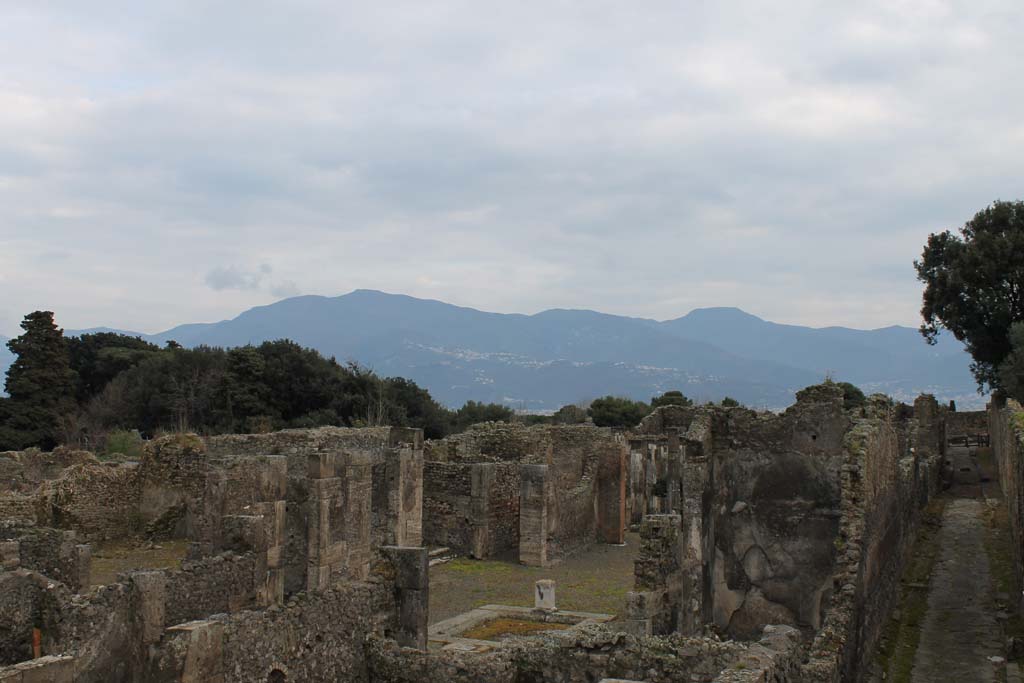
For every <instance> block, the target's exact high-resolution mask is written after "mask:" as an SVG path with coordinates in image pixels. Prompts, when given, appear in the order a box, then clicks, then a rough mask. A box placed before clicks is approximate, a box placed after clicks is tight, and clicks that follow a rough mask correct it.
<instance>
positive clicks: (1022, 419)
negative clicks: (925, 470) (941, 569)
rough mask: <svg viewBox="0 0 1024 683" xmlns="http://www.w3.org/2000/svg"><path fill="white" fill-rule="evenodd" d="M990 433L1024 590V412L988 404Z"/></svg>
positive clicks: (1008, 405)
mask: <svg viewBox="0 0 1024 683" xmlns="http://www.w3.org/2000/svg"><path fill="white" fill-rule="evenodd" d="M989 429H990V438H991V443H992V452H993V455H994V456H995V461H996V468H997V469H998V471H999V486H1000V488H1001V489H1002V492H1003V498H1004V500H1005V501H1006V508H1007V512H1008V514H1009V519H1010V535H1011V536H1012V538H1013V544H1012V546H1013V564H1014V568H1015V575H1016V579H1017V588H1018V590H1019V589H1020V588H1021V587H1024V408H1021V405H1020V404H1019V403H1017V402H1016V401H1013V400H1010V401H1006V402H1001V401H997V400H995V399H993V401H992V403H990V404H989ZM1021 608H1022V605H1018V609H1021Z"/></svg>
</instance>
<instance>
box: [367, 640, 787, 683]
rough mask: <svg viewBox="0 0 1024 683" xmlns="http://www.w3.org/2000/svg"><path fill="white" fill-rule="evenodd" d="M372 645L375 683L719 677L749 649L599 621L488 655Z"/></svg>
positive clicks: (662, 681)
mask: <svg viewBox="0 0 1024 683" xmlns="http://www.w3.org/2000/svg"><path fill="white" fill-rule="evenodd" d="M774 642H775V643H776V644H777V646H778V647H780V649H781V650H785V651H786V653H788V652H789V651H791V650H792V649H793V647H794V645H795V642H796V641H795V639H789V638H788V636H787V642H786V644H785V645H781V644H778V643H779V641H774ZM367 649H368V652H369V660H370V673H371V676H370V681H371V682H372V683H420V682H421V681H446V682H447V683H480V682H481V681H487V683H576V682H577V681H600V680H604V679H606V678H607V679H626V680H636V681H644V682H645V683H675V682H676V681H715V680H719V679H718V678H717V676H718V675H719V674H720V672H722V671H723V669H726V668H728V667H730V666H736V665H741V663H742V662H743V659H744V657H745V656H746V655H748V653H750V647H749V646H748V645H745V644H742V643H736V642H730V641H720V640H715V639H711V638H697V637H684V636H678V635H674V636H669V637H664V638H634V637H633V636H630V635H626V634H624V633H618V632H615V631H613V630H611V629H607V628H602V627H583V628H581V629H578V630H576V629H574V630H572V631H566V632H562V633H549V634H543V635H540V636H536V637H532V638H524V639H517V640H514V641H509V642H507V643H506V644H504V645H503V646H501V647H499V648H497V649H495V650H492V651H489V652H483V653H461V652H457V651H450V650H439V651H431V652H419V651H415V650H408V649H401V648H398V647H396V646H395V645H394V644H393V643H391V642H388V641H381V640H377V639H371V640H370V642H369V644H368V647H367ZM781 657H782V652H778V653H776V655H775V656H774V657H772V659H773V660H780V662H779V663H780V664H781V659H780V658H781ZM752 663H753V662H750V663H749V664H742V666H750V664H752ZM762 663H763V664H764V665H765V666H766V667H767V666H768V665H767V662H762ZM761 673H762V674H763V673H764V672H763V671H761ZM721 680H723V681H724V680H733V679H721ZM737 680H739V679H737ZM742 680H766V679H742ZM771 680H780V681H785V680H787V679H771ZM790 680H792V679H790Z"/></svg>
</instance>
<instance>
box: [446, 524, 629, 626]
mask: <svg viewBox="0 0 1024 683" xmlns="http://www.w3.org/2000/svg"><path fill="white" fill-rule="evenodd" d="M639 548H640V537H639V535H637V534H626V545H625V546H613V545H595V546H593V547H592V548H590V549H589V550H588V551H586V552H585V553H581V554H579V555H576V556H574V557H571V558H569V559H568V560H565V561H564V562H562V563H561V564H559V565H556V566H554V567H545V568H540V567H525V566H523V565H520V564H516V563H513V562H496V561H490V560H470V559H465V558H458V559H455V560H453V561H451V562H448V563H447V564H441V565H437V566H435V567H432V568H431V569H430V623H432V624H433V623H436V622H438V621H442V620H444V619H448V618H449V617H453V616H456V615H458V614H461V613H463V612H468V611H469V610H471V609H474V608H476V607H480V606H481V605H491V604H497V605H514V606H520V607H532V606H533V587H534V582H536V581H538V580H540V579H554V581H555V584H556V588H555V596H556V600H557V604H558V607H559V608H561V609H567V610H575V611H581V612H600V613H604V614H616V615H621V614H623V612H624V611H625V607H626V593H628V592H629V591H630V590H632V589H633V561H634V560H635V559H636V556H637V553H638V551H639Z"/></svg>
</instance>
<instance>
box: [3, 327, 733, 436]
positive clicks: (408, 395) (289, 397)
mask: <svg viewBox="0 0 1024 683" xmlns="http://www.w3.org/2000/svg"><path fill="white" fill-rule="evenodd" d="M21 328H22V330H23V334H22V335H21V336H19V337H17V338H15V339H12V340H10V341H9V342H8V346H9V348H10V350H11V351H12V352H13V353H14V354H15V356H16V359H15V361H14V363H13V365H12V366H11V367H10V369H9V370H8V373H7V377H6V383H5V387H6V390H7V394H8V396H7V397H0V451H3V450H20V449H24V448H28V447H33V446H34V447H39V448H44V449H49V448H52V447H54V446H55V445H57V444H68V445H73V446H77V447H82V448H89V449H92V450H96V451H99V452H103V451H104V450H106V451H111V452H113V451H117V452H125V451H127V450H130V448H131V447H132V439H133V438H134V439H135V440H136V441H137V440H138V439H139V438H140V437H149V436H153V435H155V434H159V433H162V432H175V431H176V432H181V431H194V432H198V433H202V434H223V433H251V432H266V431H271V430H276V429H284V428H302V427H319V426H327V425H335V426H350V427H360V426H378V425H395V426H405V427H419V428H422V429H423V430H424V434H425V435H426V436H427V437H428V438H435V439H436V438H442V437H444V436H446V435H448V434H452V433H456V432H460V431H463V430H464V429H466V428H467V427H468V426H470V425H472V424H476V423H478V422H486V421H505V422H509V421H513V420H517V421H521V422H524V423H527V424H580V423H584V422H593V423H594V424H596V425H597V426H601V427H617V428H629V427H633V426H635V425H636V424H638V423H639V422H640V420H642V419H643V418H644V417H645V416H646V415H648V414H649V413H650V412H651V411H652V410H654V409H655V408H658V407H660V406H663V405H684V406H685V405H691V404H692V401H691V400H690V399H689V398H687V397H686V396H684V395H683V394H682V392H679V391H668V392H665V393H664V394H662V395H661V396H656V397H654V398H652V399H651V401H650V402H644V401H636V400H632V399H629V398H622V397H617V396H605V397H603V398H598V399H595V400H594V401H591V402H589V404H582V405H566V406H563V407H562V408H561V409H559V410H558V411H557V412H555V413H554V414H553V415H515V414H514V412H513V411H512V410H511V409H510V408H508V407H507V406H504V405H499V404H494V403H480V402H476V401H467V402H466V403H465V404H464V405H463V406H462V407H461V408H459V409H458V410H452V409H450V408H447V407H446V406H443V405H441V404H440V403H438V402H437V401H435V400H434V399H433V397H431V395H430V392H428V391H427V390H426V389H424V388H423V387H420V386H419V385H417V384H416V383H415V382H413V381H412V380H409V379H405V378H403V377H380V376H378V375H377V374H376V373H374V372H373V371H372V370H370V369H368V368H365V367H362V366H360V365H358V364H356V363H351V362H350V363H339V362H337V361H336V360H335V359H334V358H325V357H324V356H322V355H321V354H320V353H319V352H318V351H316V350H313V349H309V348H304V347H302V346H300V345H299V344H296V343H295V342H293V341H289V340H287V339H281V340H277V341H268V342H263V343H262V344H259V345H249V346H242V347H236V348H231V349H223V348H219V347H210V346H199V347H196V348H191V349H187V348H184V347H182V346H181V345H180V344H178V343H176V342H174V341H169V342H167V344H166V345H165V346H163V347H160V346H157V345H155V344H152V343H150V342H148V341H145V340H144V339H141V338H138V337H131V336H127V335H123V334H118V333H114V332H98V333H93V334H83V335H80V336H65V335H64V332H63V330H61V329H60V328H59V327H58V326H57V324H56V322H55V321H54V317H53V313H52V312H50V311H35V312H33V313H30V314H28V315H27V316H25V318H24V320H23V321H22V323H21ZM722 405H726V406H729V405H738V403H737V402H736V401H734V400H733V399H730V398H727V399H725V400H724V401H722ZM133 435H135V436H134V437H133Z"/></svg>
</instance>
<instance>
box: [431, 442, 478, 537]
mask: <svg viewBox="0 0 1024 683" xmlns="http://www.w3.org/2000/svg"><path fill="white" fill-rule="evenodd" d="M470 468H471V465H467V464H463V463H448V462H436V461H430V460H427V461H426V462H424V463H423V540H424V543H425V544H426V545H430V546H443V547H447V548H451V549H452V550H454V551H455V552H457V553H460V554H464V555H469V554H472V549H473V532H472V529H471V522H470V517H471V513H470V499H471V497H472V483H471V479H470Z"/></svg>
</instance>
